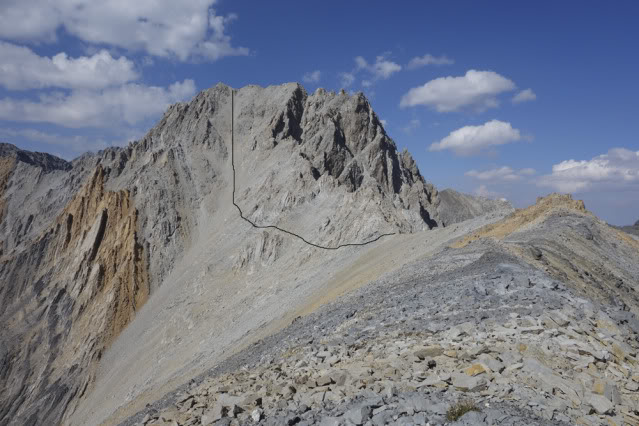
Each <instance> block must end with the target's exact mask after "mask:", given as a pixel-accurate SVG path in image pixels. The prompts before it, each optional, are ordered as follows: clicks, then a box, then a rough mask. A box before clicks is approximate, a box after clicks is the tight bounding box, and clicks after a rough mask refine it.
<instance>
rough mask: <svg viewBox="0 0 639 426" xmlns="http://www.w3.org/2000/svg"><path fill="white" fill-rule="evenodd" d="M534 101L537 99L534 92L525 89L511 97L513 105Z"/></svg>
mask: <svg viewBox="0 0 639 426" xmlns="http://www.w3.org/2000/svg"><path fill="white" fill-rule="evenodd" d="M535 99H537V95H535V92H533V91H532V89H526V90H522V91H521V92H519V93H517V94H516V95H515V96H513V103H514V104H519V103H522V102H528V101H534V100H535Z"/></svg>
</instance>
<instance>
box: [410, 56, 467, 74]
mask: <svg viewBox="0 0 639 426" xmlns="http://www.w3.org/2000/svg"><path fill="white" fill-rule="evenodd" d="M454 63H455V61H453V60H452V59H450V58H448V57H447V56H440V57H437V56H433V55H431V54H430V53H427V54H426V55H424V56H416V57H414V58H413V59H411V60H410V62H408V65H406V68H407V69H409V70H414V69H417V68H421V67H425V66H427V65H452V64H454Z"/></svg>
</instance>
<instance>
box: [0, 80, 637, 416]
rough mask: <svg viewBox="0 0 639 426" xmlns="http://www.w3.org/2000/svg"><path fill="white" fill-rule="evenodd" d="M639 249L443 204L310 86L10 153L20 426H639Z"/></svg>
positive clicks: (562, 227) (352, 106) (454, 200)
mask: <svg viewBox="0 0 639 426" xmlns="http://www.w3.org/2000/svg"><path fill="white" fill-rule="evenodd" d="M426 172H427V171H426ZM234 202H235V203H236V205H234V204H233V203H234ZM238 209H239V210H241V212H242V214H243V215H244V217H245V218H246V219H247V220H245V219H243V218H242V217H240V214H239V211H238ZM278 228H279V229H278ZM631 228H632V229H631ZM634 228H636V226H635V227H627V228H624V229H617V228H614V227H611V226H609V225H608V224H606V223H605V222H603V221H602V220H600V219H598V218H597V217H596V216H594V215H593V214H591V213H590V212H589V211H588V210H587V209H586V206H585V205H584V204H583V202H581V201H578V200H574V199H573V198H572V197H570V196H569V195H560V194H551V195H549V196H547V197H541V198H539V199H538V200H537V202H536V203H535V204H534V205H532V206H530V207H528V208H525V209H518V210H515V209H513V207H512V206H511V205H510V204H509V203H508V202H506V201H499V200H489V199H486V198H480V197H473V196H469V195H465V194H461V193H458V192H456V191H454V190H444V191H441V192H439V191H438V190H437V189H436V188H435V187H434V186H433V185H432V184H431V183H429V182H428V181H427V180H426V179H425V177H424V175H422V172H420V170H419V169H418V167H417V165H416V163H415V161H414V160H413V158H412V157H411V155H410V154H409V153H408V152H406V151H404V152H398V150H397V147H396V145H395V143H394V141H393V140H392V139H391V138H390V136H389V135H388V134H387V133H386V131H385V129H384V127H383V125H382V123H381V121H380V120H379V119H378V117H377V115H376V114H375V112H374V111H373V110H372V108H371V106H370V103H369V102H368V100H367V99H366V98H365V97H364V96H363V95H362V94H361V93H358V94H355V95H349V94H347V93H344V92H340V93H335V92H327V91H325V90H323V89H318V90H317V91H315V92H314V93H312V94H309V93H307V92H306V91H305V89H304V88H303V87H302V86H300V85H299V84H294V83H292V84H284V85H281V86H269V87H266V88H262V87H258V86H246V87H243V88H241V89H236V90H234V89H232V88H230V87H228V86H226V85H223V84H218V85H217V86H215V87H213V88H210V89H208V90H205V91H203V92H201V93H199V94H198V95H197V96H195V97H194V98H193V99H192V100H191V101H190V102H188V103H178V104H175V105H173V106H171V107H170V108H169V109H168V110H167V111H166V113H165V114H164V116H163V117H162V119H161V120H160V122H159V123H158V124H157V125H156V126H155V127H153V128H152V129H151V130H150V131H149V132H148V133H147V134H146V136H145V137H144V138H142V139H141V140H139V141H135V142H132V143H130V144H129V145H128V146H126V147H120V148H110V149H107V150H104V151H100V152H98V153H87V154H84V155H82V156H80V157H78V158H76V159H74V160H73V161H65V160H62V159H59V158H56V157H54V156H51V155H48V154H42V153H32V152H27V151H23V150H20V149H18V148H16V147H15V146H13V145H10V144H0V306H1V307H2V309H0V319H1V321H2V325H3V327H2V328H1V329H0V389H2V391H1V393H0V424H7V425H24V424H34V425H37V424H64V425H85V424H88V425H94V424H95V425H97V424H105V425H118V424H122V425H212V424H215V425H244V424H247V425H251V424H260V425H282V424H285V425H311V424H321V425H386V424H406V425H409V424H410V425H412V424H418V425H419V424H423V425H426V424H431V425H434V424H455V425H475V424H478V425H493V424H500V425H514V424H550V425H563V424H583V425H601V424H607V425H623V424H639V373H638V371H639V358H638V357H639V354H638V350H639V339H638V336H639V334H638V333H639V319H638V315H639V238H638V237H637V236H636V233H633V232H632V231H633V229H634ZM298 236H299V237H302V238H298ZM304 240H305V241H304ZM373 240H375V241H374V242H372V243H370V244H366V243H367V242H369V241H373ZM309 242H310V243H312V244H308V243H309ZM343 245H346V246H344V247H341V248H339V249H338V250H327V249H323V248H321V247H327V248H337V247H339V246H343ZM318 246H321V247H318Z"/></svg>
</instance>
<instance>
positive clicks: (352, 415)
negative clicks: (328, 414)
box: [344, 405, 373, 425]
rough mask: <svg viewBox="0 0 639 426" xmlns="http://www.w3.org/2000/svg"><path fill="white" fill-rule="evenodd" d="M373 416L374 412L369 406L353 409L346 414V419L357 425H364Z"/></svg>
mask: <svg viewBox="0 0 639 426" xmlns="http://www.w3.org/2000/svg"><path fill="white" fill-rule="evenodd" d="M372 415H373V410H372V408H371V407H369V406H366V405H365V406H361V407H358V408H352V409H350V410H348V411H347V412H346V413H345V414H344V419H345V420H348V421H349V422H352V423H353V424H356V425H363V424H364V423H366V422H367V421H368V420H369V419H370V418H371V416H372Z"/></svg>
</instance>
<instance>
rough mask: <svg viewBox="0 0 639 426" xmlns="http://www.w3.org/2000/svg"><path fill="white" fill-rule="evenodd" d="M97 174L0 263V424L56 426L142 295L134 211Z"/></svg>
mask: <svg viewBox="0 0 639 426" xmlns="http://www.w3.org/2000/svg"><path fill="white" fill-rule="evenodd" d="M104 180H105V174H104V170H103V169H102V167H97V168H96V169H95V171H94V173H93V174H92V176H91V177H90V179H89V181H88V182H86V184H85V185H84V187H83V188H82V189H81V190H80V191H79V192H78V193H77V194H76V195H75V196H74V197H73V199H72V200H71V201H70V203H69V204H68V205H67V206H66V207H65V208H64V210H63V211H62V212H61V213H60V214H59V215H58V216H57V218H56V219H55V221H54V222H53V223H52V224H51V225H50V227H49V228H48V229H46V230H45V231H44V232H42V233H41V234H40V235H39V236H37V237H36V238H34V239H33V240H32V241H30V242H29V243H28V244H25V245H26V248H25V249H24V250H22V251H14V252H11V253H7V254H5V255H3V256H2V258H0V282H2V283H3V284H2V286H1V287H0V305H1V306H2V307H3V310H2V314H1V315H0V321H2V324H3V327H2V330H1V331H0V341H1V342H2V345H1V346H2V347H3V353H1V354H0V380H1V382H2V387H3V395H2V400H1V401H0V419H1V420H2V423H14V424H27V423H40V422H42V421H46V420H55V419H59V418H60V417H61V415H62V413H64V412H65V410H67V409H69V408H71V407H73V401H74V398H76V397H77V398H80V397H82V395H83V394H84V393H85V392H87V390H90V387H91V383H92V381H93V378H94V371H95V368H96V367H97V362H98V361H99V359H100V357H101V355H102V352H103V351H104V349H105V348H106V347H107V346H108V345H109V343H110V342H111V341H112V340H113V339H114V338H115V337H117V335H118V334H119V332H120V331H121V330H122V329H123V328H124V327H125V326H126V325H127V324H128V323H129V322H130V321H131V319H132V317H133V316H134V315H135V311H136V310H137V309H138V308H139V307H140V306H141V305H142V304H143V303H144V302H145V301H146V298H147V297H148V293H149V285H148V276H147V268H146V265H145V260H144V255H143V248H142V246H141V245H140V243H139V241H138V239H137V233H136V227H137V219H138V216H137V211H136V209H135V208H134V207H133V205H132V200H131V197H130V193H129V192H128V191H118V192H111V191H106V190H105V189H104Z"/></svg>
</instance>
